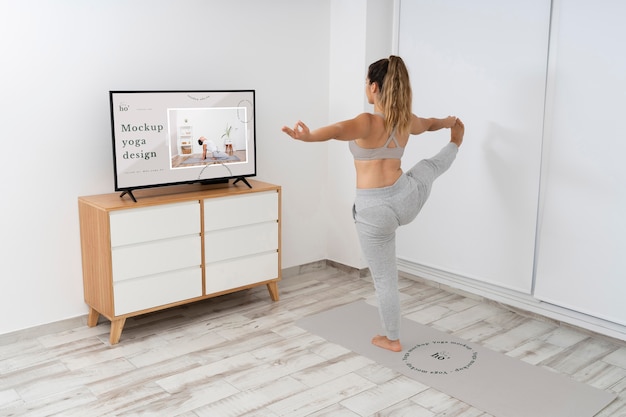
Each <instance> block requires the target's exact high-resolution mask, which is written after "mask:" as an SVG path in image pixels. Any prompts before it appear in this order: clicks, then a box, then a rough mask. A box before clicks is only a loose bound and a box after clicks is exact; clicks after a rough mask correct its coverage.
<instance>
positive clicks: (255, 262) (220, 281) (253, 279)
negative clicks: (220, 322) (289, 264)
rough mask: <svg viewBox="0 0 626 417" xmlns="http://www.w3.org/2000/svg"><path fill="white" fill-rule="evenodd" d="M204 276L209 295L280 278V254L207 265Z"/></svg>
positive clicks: (266, 254) (274, 253)
mask: <svg viewBox="0 0 626 417" xmlns="http://www.w3.org/2000/svg"><path fill="white" fill-rule="evenodd" d="M204 275H205V287H206V293H207V294H212V293H216V292H220V291H225V290H229V289H231V288H239V287H243V286H246V285H250V284H255V283H257V282H262V281H268V280H270V279H274V278H278V252H269V253H264V254H260V255H254V256H249V257H245V258H237V259H235V260H231V261H224V262H216V263H213V264H207V265H206V266H205V274H204Z"/></svg>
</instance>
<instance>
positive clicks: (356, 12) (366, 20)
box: [307, 0, 394, 268]
mask: <svg viewBox="0 0 626 417" xmlns="http://www.w3.org/2000/svg"><path fill="white" fill-rule="evenodd" d="M393 6H394V4H393V2H391V1H389V0H368V1H362V0H333V1H331V44H330V111H329V120H330V121H339V120H345V119H349V118H353V117H355V116H356V115H358V114H359V113H362V112H371V111H372V106H371V105H370V104H368V103H367V98H366V96H365V79H366V77H367V67H368V66H369V64H370V63H372V62H374V61H376V60H378V59H380V58H385V57H387V56H389V55H390V53H391V50H392V35H393V25H392V24H393V16H394V14H393V12H394V9H393ZM307 145H309V146H310V144H307ZM327 172H328V174H327V184H328V190H327V192H328V193H327V197H328V199H327V201H326V204H327V210H328V211H327V222H328V224H327V231H328V236H327V245H328V250H327V251H328V259H330V260H332V261H336V262H339V263H341V264H344V265H349V266H351V267H355V268H365V267H367V263H366V262H365V260H364V259H363V256H362V253H361V247H360V245H359V242H358V238H357V235H356V229H355V227H354V220H353V218H352V204H353V203H354V196H355V189H356V175H355V170H354V161H353V159H352V155H351V154H350V152H349V150H348V145H347V143H346V142H340V141H330V142H328V167H327Z"/></svg>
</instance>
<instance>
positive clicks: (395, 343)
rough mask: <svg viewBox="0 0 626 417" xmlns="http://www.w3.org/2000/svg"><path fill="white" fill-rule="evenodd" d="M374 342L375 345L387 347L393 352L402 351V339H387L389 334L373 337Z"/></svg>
mask: <svg viewBox="0 0 626 417" xmlns="http://www.w3.org/2000/svg"><path fill="white" fill-rule="evenodd" d="M372 344H373V345H374V346H378V347H380V348H383V349H387V350H390V351H392V352H401V351H402V345H401V344H400V339H398V340H389V339H387V336H380V335H376V336H374V337H373V338H372Z"/></svg>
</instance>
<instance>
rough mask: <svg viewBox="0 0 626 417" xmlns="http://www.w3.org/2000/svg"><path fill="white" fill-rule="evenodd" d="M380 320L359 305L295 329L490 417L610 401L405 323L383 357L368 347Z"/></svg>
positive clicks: (560, 412)
mask: <svg viewBox="0 0 626 417" xmlns="http://www.w3.org/2000/svg"><path fill="white" fill-rule="evenodd" d="M379 322H380V321H379V316H378V309H377V308H376V307H374V306H372V305H369V304H368V303H366V302H365V301H358V302H355V303H351V304H347V305H344V306H341V307H337V308H334V309H332V310H328V311H325V312H322V313H318V314H315V315H312V316H308V317H305V318H303V319H300V320H298V321H297V323H296V324H297V325H298V326H299V327H302V328H303V329H305V330H307V331H309V332H311V333H314V334H317V335H319V336H321V337H323V338H324V339H326V340H328V341H330V342H334V343H337V344H339V345H341V346H344V347H346V348H348V349H350V350H352V351H354V352H356V353H359V354H361V355H363V356H366V357H368V358H370V359H372V360H374V361H376V362H377V363H379V364H381V365H384V366H386V367H388V368H391V369H393V370H395V371H398V372H400V373H402V374H404V375H406V376H408V377H410V378H413V379H415V380H416V381H418V382H421V383H423V384H425V385H428V386H430V387H432V388H435V389H437V390H439V391H441V392H443V393H445V394H447V395H450V396H452V397H454V398H457V399H459V400H461V401H463V402H465V403H467V404H470V405H472V406H473V407H475V408H477V409H479V410H482V411H484V412H487V413H489V414H492V415H494V416H495V417H592V416H594V415H596V414H597V413H598V412H599V411H601V410H602V409H603V408H604V407H606V406H607V405H608V404H610V403H611V402H612V401H613V400H614V399H615V398H616V396H615V395H614V394H611V393H609V392H605V391H602V390H599V389H597V388H594V387H591V386H588V385H585V384H582V383H580V382H577V381H574V380H572V379H571V378H569V377H567V376H565V375H561V374H557V373H555V372H552V371H549V370H546V369H543V368H540V367H538V366H533V365H530V364H528V363H525V362H522V361H521V360H518V359H515V358H511V357H508V356H506V355H503V354H500V353H498V352H494V351H492V350H489V349H486V348H484V347H482V346H480V345H477V344H473V343H470V342H466V341H464V340H462V339H459V338H457V337H454V336H451V335H449V334H447V333H444V332H440V331H438V330H435V329H432V328H430V327H428V326H424V325H422V324H420V323H417V322H415V321H412V320H408V319H403V321H402V347H403V351H402V352H399V353H395V352H390V351H387V350H384V349H381V348H378V347H376V346H374V345H372V344H371V342H370V340H371V339H372V336H374V335H375V334H379V333H380V325H379Z"/></svg>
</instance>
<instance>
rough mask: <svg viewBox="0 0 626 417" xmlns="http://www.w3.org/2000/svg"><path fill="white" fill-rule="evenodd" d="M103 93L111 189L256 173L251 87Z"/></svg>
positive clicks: (129, 189)
mask: <svg viewBox="0 0 626 417" xmlns="http://www.w3.org/2000/svg"><path fill="white" fill-rule="evenodd" d="M109 94H110V103H111V125H112V134H113V163H114V174H115V190H116V191H124V192H130V195H131V197H132V198H133V199H134V196H133V195H132V190H134V189H139V188H147V187H157V186H166V185H175V184H189V183H196V182H206V183H210V182H226V183H227V182H228V180H229V179H233V178H235V179H243V180H244V182H245V183H247V181H245V178H246V177H250V176H255V175H256V158H255V156H256V154H255V151H256V138H255V133H256V130H255V120H254V112H255V103H254V99H255V97H254V90H229V91H225V90H215V91H209V90H193V91H110V92H109Z"/></svg>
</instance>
